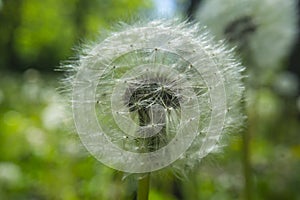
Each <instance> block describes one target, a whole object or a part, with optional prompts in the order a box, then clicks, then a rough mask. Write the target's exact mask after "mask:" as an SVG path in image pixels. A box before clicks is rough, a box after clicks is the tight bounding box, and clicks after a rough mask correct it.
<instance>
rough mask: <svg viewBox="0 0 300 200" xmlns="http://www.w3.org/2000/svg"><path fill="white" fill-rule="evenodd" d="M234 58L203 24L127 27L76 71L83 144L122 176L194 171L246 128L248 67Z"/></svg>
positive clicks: (90, 51)
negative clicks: (243, 101)
mask: <svg viewBox="0 0 300 200" xmlns="http://www.w3.org/2000/svg"><path fill="white" fill-rule="evenodd" d="M232 51H233V50H231V49H228V48H227V47H226V46H225V45H224V44H223V43H222V42H219V43H216V42H214V40H213V39H212V37H211V36H210V34H209V33H208V32H207V31H205V30H203V29H201V28H200V25H199V24H190V23H187V22H181V21H180V20H156V21H151V22H146V23H139V24H136V25H124V24H123V26H122V27H121V28H120V29H119V30H117V31H115V32H113V33H111V34H110V35H109V36H108V37H107V38H106V39H104V40H103V41H100V42H98V43H95V44H94V45H92V46H91V47H89V48H86V49H85V50H83V52H84V53H83V56H80V57H79V60H78V61H76V62H74V64H73V65H71V68H73V70H74V75H73V76H72V78H69V79H68V81H69V82H70V84H71V85H72V88H73V90H72V108H73V116H74V121H75V125H76V129H77V132H78V134H79V136H80V139H81V141H82V143H83V144H84V145H85V147H86V148H87V150H88V151H89V152H90V153H91V154H92V155H93V156H94V157H95V158H97V159H98V160H99V161H101V162H102V163H104V164H106V165H108V166H110V167H112V168H115V169H117V170H120V171H126V172H130V173H144V172H150V171H155V170H159V169H162V168H164V167H167V166H169V165H170V166H172V167H174V168H178V166H180V165H181V164H180V163H186V165H188V166H189V167H193V165H195V163H198V162H199V161H200V160H201V159H202V158H203V157H205V156H206V155H207V154H209V153H211V152H214V151H215V150H216V149H219V147H220V146H223V144H222V145H221V144H220V143H221V139H222V136H223V135H224V134H225V133H230V132H234V131H236V130H238V129H239V128H240V125H241V124H242V122H243V120H242V118H243V117H242V116H243V115H242V114H241V112H240V105H239V104H240V102H241V98H242V93H243V90H244V87H243V84H242V82H241V79H242V78H243V77H242V75H241V72H242V71H243V67H242V66H241V65H240V63H239V62H238V61H236V60H235V59H234V56H233V55H232V54H233V53H232ZM187 160H188V162H187ZM141 163H143V164H141ZM176 166H177V167H176Z"/></svg>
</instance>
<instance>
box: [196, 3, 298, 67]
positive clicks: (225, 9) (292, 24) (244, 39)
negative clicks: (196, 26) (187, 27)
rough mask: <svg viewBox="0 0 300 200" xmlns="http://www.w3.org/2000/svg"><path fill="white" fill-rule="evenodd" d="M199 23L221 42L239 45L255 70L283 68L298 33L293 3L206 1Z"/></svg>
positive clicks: (198, 18) (198, 13)
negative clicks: (224, 40) (257, 68)
mask: <svg viewBox="0 0 300 200" xmlns="http://www.w3.org/2000/svg"><path fill="white" fill-rule="evenodd" d="M197 20H199V21H200V22H202V23H203V24H205V25H207V27H208V29H209V30H211V31H212V33H213V34H215V35H216V36H217V38H218V39H227V41H228V42H229V43H230V44H232V46H237V50H238V54H241V55H242V56H243V57H245V59H244V61H245V62H246V63H247V64H248V65H251V66H252V67H261V68H273V69H274V68H278V67H280V66H281V63H282V62H283V59H285V58H286V56H287V55H288V54H289V52H290V50H291V46H292V44H293V43H294V41H295V37H296V33H297V12H296V2H295V1H294V0H287V1H281V0H272V1H270V0H263V1H261V0H228V1H226V3H225V2H224V1H222V0H206V1H204V2H203V5H202V6H201V7H200V8H199V10H198V12H197Z"/></svg>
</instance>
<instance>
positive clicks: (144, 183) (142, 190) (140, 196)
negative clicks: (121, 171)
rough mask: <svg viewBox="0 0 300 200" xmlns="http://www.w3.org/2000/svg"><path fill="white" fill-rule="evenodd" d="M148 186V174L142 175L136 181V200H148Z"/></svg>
mask: <svg viewBox="0 0 300 200" xmlns="http://www.w3.org/2000/svg"><path fill="white" fill-rule="evenodd" d="M149 186H150V173H147V174H144V176H143V177H141V179H139V180H138V191H137V200H148V196H149Z"/></svg>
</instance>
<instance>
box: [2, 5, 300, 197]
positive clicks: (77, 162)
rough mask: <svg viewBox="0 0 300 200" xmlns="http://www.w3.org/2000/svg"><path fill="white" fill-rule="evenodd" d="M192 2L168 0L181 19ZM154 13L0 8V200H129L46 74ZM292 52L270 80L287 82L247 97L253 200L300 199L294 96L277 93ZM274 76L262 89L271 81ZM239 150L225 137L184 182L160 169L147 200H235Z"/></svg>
mask: <svg viewBox="0 0 300 200" xmlns="http://www.w3.org/2000/svg"><path fill="white" fill-rule="evenodd" d="M199 2H200V1H187V0H186V1H184V0H177V1H173V3H174V5H175V7H174V9H176V11H177V12H181V14H182V15H183V16H184V15H188V16H192V15H193V12H194V10H195V7H196V6H197V5H198V4H199ZM155 5H156V4H155V2H154V1H150V0H148V1H147V0H89V1H87V0H64V1H59V0H43V1H40V0H2V1H1V0H0V200H6V199H8V200H10V199H12V200H14V199H17V200H19V199H22V200H23V199H24V200H25V199H37V200H39V199H66V200H69V199H70V200H77V199H102V200H107V199H134V196H135V189H136V182H135V181H134V176H133V175H126V174H122V173H121V172H116V171H115V170H112V169H110V168H108V167H106V166H104V165H102V164H101V163H99V162H98V161H97V160H96V159H94V158H93V157H91V156H90V155H89V154H88V153H87V151H86V150H85V149H84V147H83V146H82V145H81V144H80V141H79V139H78V137H77V135H76V131H75V129H74V127H73V125H72V119H71V118H70V116H71V115H70V114H69V112H70V110H69V109H68V108H67V107H66V105H67V101H68V100H67V99H66V97H64V96H63V95H61V94H60V92H59V91H60V89H59V88H60V86H61V84H60V80H61V79H62V78H63V72H60V71H55V69H57V68H58V67H59V65H60V63H61V62H62V61H64V60H68V59H69V58H72V57H74V56H76V51H74V49H76V48H79V46H80V45H81V44H82V43H85V41H90V40H95V39H97V37H98V35H99V33H100V34H101V33H102V34H104V33H105V30H106V29H107V28H110V27H111V25H113V24H115V23H117V22H119V21H120V20H125V21H135V20H139V17H138V16H143V18H146V17H148V16H151V17H153V16H155V15H157V12H156V10H155V9H156V7H155ZM172 5H173V4H172ZM176 6H177V7H176ZM191 19H192V18H191ZM297 48H299V45H298V46H295V50H294V52H293V53H292V54H291V58H290V59H289V60H290V62H288V63H286V67H284V69H285V70H289V71H282V72H278V73H282V77H283V81H281V82H284V81H286V82H287V84H281V83H279V84H277V85H279V86H278V87H263V88H258V89H252V90H249V91H248V92H249V93H255V101H254V105H255V109H254V111H255V112H249V118H251V117H252V120H251V123H252V124H249V127H251V130H252V131H251V133H252V134H251V138H250V139H249V144H250V152H249V155H250V157H249V159H250V164H251V165H250V177H251V184H250V186H249V187H250V189H249V190H250V191H251V193H252V197H253V199H261V200H264V199H278V200H281V199H290V200H293V199H295V200H300V120H299V119H300V114H299V109H300V108H299V107H300V98H299V91H298V90H297V87H296V89H292V92H286V91H287V90H289V87H294V86H295V84H297V78H299V76H298V75H297V72H298V73H299V65H298V64H299V59H298V58H299V51H298V50H297ZM286 74H289V75H288V76H286ZM274 77H275V78H274ZM274 77H273V76H272V77H271V78H270V79H271V82H276V81H277V82H278V76H274ZM280 77H281V75H280ZM286 77H287V78H286ZM291 77H292V78H291ZM273 79H274V80H273ZM291 79H293V80H291ZM294 79H295V80H294ZM284 83H285V82H284ZM275 85H276V84H275ZM282 85H283V86H282ZM281 86H282V87H281ZM282 88H283V89H282ZM243 144H244V143H243V140H242V136H241V135H236V136H233V137H232V138H230V139H229V144H228V146H227V147H225V148H224V151H223V152H222V153H220V154H218V155H212V156H209V157H207V158H205V159H204V160H203V162H202V165H200V166H199V168H197V169H196V170H194V171H193V172H191V174H189V177H188V178H182V179H178V177H176V176H175V175H173V173H172V172H169V171H168V170H163V172H160V173H158V174H154V175H153V176H152V182H151V191H150V199H153V200H176V199H187V200H194V199H216V200H219V199H220V200H223V199H226V200H227V199H228V200H231V199H244V193H245V192H244V191H245V186H244V185H245V184H244V182H245V180H244V179H245V178H244V162H245V159H244V153H243V152H244V151H243V148H244V147H243Z"/></svg>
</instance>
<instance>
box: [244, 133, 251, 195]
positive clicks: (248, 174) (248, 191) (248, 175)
mask: <svg viewBox="0 0 300 200" xmlns="http://www.w3.org/2000/svg"><path fill="white" fill-rule="evenodd" d="M250 133H251V131H250V130H247V131H246V132H245V133H244V135H243V144H244V145H243V154H244V155H243V157H244V162H243V163H244V178H245V184H244V185H245V199H246V200H251V199H252V197H251V190H252V181H251V161H250Z"/></svg>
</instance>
